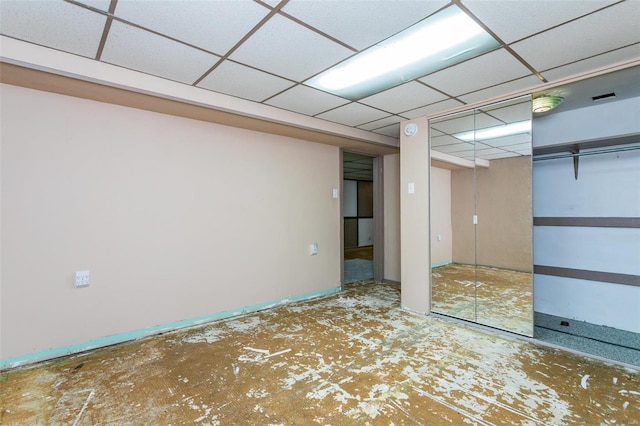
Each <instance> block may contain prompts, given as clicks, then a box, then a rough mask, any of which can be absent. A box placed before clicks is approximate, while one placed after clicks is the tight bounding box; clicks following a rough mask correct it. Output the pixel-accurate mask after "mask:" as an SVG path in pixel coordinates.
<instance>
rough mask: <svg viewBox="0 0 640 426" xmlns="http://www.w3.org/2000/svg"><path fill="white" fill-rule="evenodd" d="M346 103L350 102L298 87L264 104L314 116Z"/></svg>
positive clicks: (305, 87) (308, 88)
mask: <svg viewBox="0 0 640 426" xmlns="http://www.w3.org/2000/svg"><path fill="white" fill-rule="evenodd" d="M348 102H350V101H348V100H346V99H343V98H341V97H339V96H335V95H332V94H329V93H325V92H322V91H320V90H317V89H312V88H311V87H307V86H303V85H300V86H295V87H292V88H291V89H289V90H287V91H286V92H284V93H280V94H279V95H278V96H275V97H273V98H271V99H269V100H268V101H266V102H265V103H266V104H269V105H273V106H275V107H278V108H284V109H288V110H289V111H295V112H299V113H301V114H306V115H316V114H319V113H321V112H324V111H327V110H329V109H332V108H335V107H338V106H340V105H344V104H346V103H348Z"/></svg>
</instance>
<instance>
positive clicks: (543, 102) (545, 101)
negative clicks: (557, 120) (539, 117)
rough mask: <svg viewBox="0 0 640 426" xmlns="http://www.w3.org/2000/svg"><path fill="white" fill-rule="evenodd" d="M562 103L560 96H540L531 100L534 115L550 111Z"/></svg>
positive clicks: (562, 99)
mask: <svg viewBox="0 0 640 426" xmlns="http://www.w3.org/2000/svg"><path fill="white" fill-rule="evenodd" d="M562 101H564V98H563V97H562V96H546V95H542V96H540V97H537V98H535V99H534V100H533V105H532V110H533V112H535V113H541V112H547V111H551V110H552V109H554V108H555V107H557V106H558V105H560V104H561V103H562Z"/></svg>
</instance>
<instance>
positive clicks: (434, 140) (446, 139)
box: [430, 133, 460, 148]
mask: <svg viewBox="0 0 640 426" xmlns="http://www.w3.org/2000/svg"><path fill="white" fill-rule="evenodd" d="M430 143H431V146H432V147H433V148H436V147H440V146H446V145H455V144H458V143H460V139H456V138H454V137H453V136H449V135H444V134H442V133H441V134H440V135H438V136H431V139H430Z"/></svg>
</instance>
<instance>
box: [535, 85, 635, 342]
mask: <svg viewBox="0 0 640 426" xmlns="http://www.w3.org/2000/svg"><path fill="white" fill-rule="evenodd" d="M611 112H613V113H614V115H613V116H611ZM591 123H593V125H592V124H591ZM567 129H572V130H573V133H571V132H568V130H567ZM631 132H640V99H638V98H636V99H632V100H630V101H623V102H614V103H608V104H603V105H602V106H598V107H589V108H583V109H579V110H574V111H570V112H565V113H556V114H552V115H549V116H546V117H541V118H537V119H535V120H534V122H533V137H534V144H535V145H538V146H542V145H544V144H555V143H557V142H558V141H565V142H573V141H579V140H580V139H581V138H584V139H593V138H596V137H603V136H607V135H609V136H612V135H617V134H627V133H631ZM556 134H559V135H561V136H560V137H554V136H553V135H556ZM571 135H573V137H572V136H571ZM533 172H534V173H533V188H534V216H541V217H640V152H638V151H630V152H620V153H612V154H601V155H593V156H583V157H581V158H580V167H579V176H578V179H577V180H576V179H575V178H574V170H573V160H572V159H571V158H565V159H556V160H547V161H536V162H534V168H533ZM534 263H535V264H537V265H547V266H557V267H566V268H575V269H585V270H591V271H603V272H613V273H621V274H632V275H640V229H625V228H583V227H544V226H536V227H535V229H534ZM534 308H535V310H536V311H538V312H543V313H547V314H552V315H557V316H561V317H566V318H570V319H575V320H579V321H586V322H589V323H593V324H598V325H607V326H610V327H615V328H619V329H622V330H628V331H633V332H637V333H640V287H637V286H629V285H622V284H614V283H604V282H597V281H587V280H578V279H572V278H563V277H554V276H547V275H540V274H536V275H535V277H534Z"/></svg>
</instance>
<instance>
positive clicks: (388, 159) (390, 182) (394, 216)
mask: <svg viewBox="0 0 640 426" xmlns="http://www.w3.org/2000/svg"><path fill="white" fill-rule="evenodd" d="M382 161H383V168H384V178H383V179H384V182H383V190H384V279H385V280H388V281H394V282H400V281H401V279H400V278H401V275H400V154H393V155H385V156H384V157H383V159H382Z"/></svg>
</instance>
